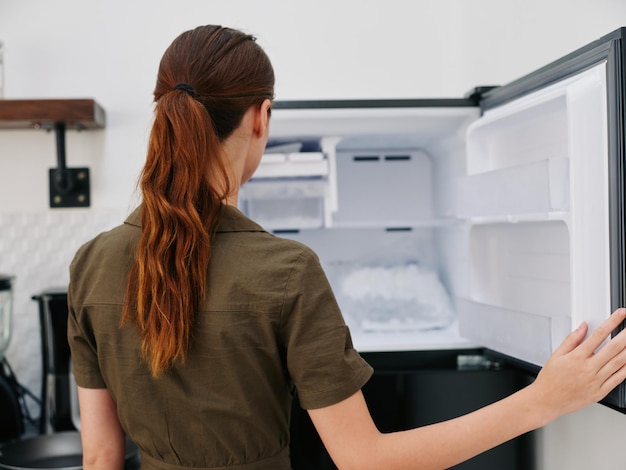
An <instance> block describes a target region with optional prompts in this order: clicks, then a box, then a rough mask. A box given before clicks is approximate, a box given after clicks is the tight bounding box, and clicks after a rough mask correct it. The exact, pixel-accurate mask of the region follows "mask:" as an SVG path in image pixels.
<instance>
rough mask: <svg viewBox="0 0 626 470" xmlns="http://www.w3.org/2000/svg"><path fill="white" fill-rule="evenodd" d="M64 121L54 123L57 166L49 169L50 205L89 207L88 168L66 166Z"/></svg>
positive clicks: (53, 206) (54, 206)
mask: <svg viewBox="0 0 626 470" xmlns="http://www.w3.org/2000/svg"><path fill="white" fill-rule="evenodd" d="M66 128H67V126H66V124H65V123H64V122H56V123H55V124H54V132H55V134H56V142H57V145H56V147H57V167H56V168H50V170H49V184H50V207H52V208H56V207H89V205H90V204H91V200H90V184H89V168H68V167H67V164H66V159H65V131H66Z"/></svg>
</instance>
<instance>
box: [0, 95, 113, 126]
mask: <svg viewBox="0 0 626 470" xmlns="http://www.w3.org/2000/svg"><path fill="white" fill-rule="evenodd" d="M57 123H64V124H65V128H66V129H77V130H81V129H101V128H103V127H104V125H105V112H104V109H103V108H102V107H101V106H100V105H99V104H98V103H96V102H95V101H94V100H93V99H25V100H13V99H10V100H8V99H0V129H54V127H55V124H57Z"/></svg>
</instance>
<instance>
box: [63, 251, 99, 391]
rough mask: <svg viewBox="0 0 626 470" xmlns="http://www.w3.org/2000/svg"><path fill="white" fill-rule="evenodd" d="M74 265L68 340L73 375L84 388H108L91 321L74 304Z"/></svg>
mask: <svg viewBox="0 0 626 470" xmlns="http://www.w3.org/2000/svg"><path fill="white" fill-rule="evenodd" d="M74 269H75V266H74V263H72V267H71V268H70V285H69V288H68V318H67V340H68V342H69V346H70V354H71V358H72V373H73V374H74V378H75V379H76V384H77V385H78V386H80V387H83V388H106V384H105V382H104V379H103V377H102V373H101V371H100V366H99V363H98V355H97V346H96V341H95V337H94V335H93V332H92V328H91V324H90V322H89V319H88V317H87V315H86V313H85V311H84V309H83V308H82V306H80V305H79V306H77V305H75V303H74V295H73V290H74V289H73V283H72V278H73V276H74V274H75V273H74Z"/></svg>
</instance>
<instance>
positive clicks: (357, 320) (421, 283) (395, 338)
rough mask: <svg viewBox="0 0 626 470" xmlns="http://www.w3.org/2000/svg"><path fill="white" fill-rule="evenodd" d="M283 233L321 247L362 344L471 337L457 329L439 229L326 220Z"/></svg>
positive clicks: (424, 346)
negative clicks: (328, 223) (332, 224)
mask: <svg viewBox="0 0 626 470" xmlns="http://www.w3.org/2000/svg"><path fill="white" fill-rule="evenodd" d="M281 236H283V237H288V238H291V239H294V240H297V241H299V242H301V243H304V244H306V245H308V246H310V247H311V248H312V249H313V250H315V252H316V253H317V254H318V256H319V258H320V262H321V264H322V266H323V268H324V270H325V272H326V274H327V277H328V280H329V282H330V285H331V287H332V288H333V291H334V293H335V296H336V299H337V302H338V304H339V307H340V308H341V310H342V312H343V314H344V318H345V320H346V323H347V324H348V326H349V327H350V331H351V333H352V339H353V342H354V345H355V347H356V348H357V349H358V350H359V351H380V350H383V351H398V350H432V349H450V348H458V347H466V346H470V345H474V344H473V343H470V342H469V341H467V340H464V339H463V338H461V337H460V336H459V333H458V323H457V315H456V311H455V308H454V304H453V301H452V296H451V292H450V288H449V285H448V284H447V281H446V279H445V277H443V275H442V270H441V265H440V261H439V257H438V255H437V251H438V248H437V245H438V237H437V232H436V230H435V229H433V228H430V227H421V228H413V229H406V230H393V229H392V230H389V229H384V228H376V227H370V228H362V227H361V228H332V229H328V228H326V229H323V230H305V231H299V232H297V233H284V234H281Z"/></svg>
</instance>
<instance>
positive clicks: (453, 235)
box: [239, 28, 626, 409]
mask: <svg viewBox="0 0 626 470" xmlns="http://www.w3.org/2000/svg"><path fill="white" fill-rule="evenodd" d="M625 33H626V28H620V29H618V30H616V31H613V32H611V33H609V34H607V35H605V36H603V37H601V38H599V39H598V40H596V41H594V42H592V43H590V44H588V45H586V46H584V47H582V48H580V49H578V50H576V51H574V52H572V53H570V54H568V55H566V56H564V57H562V58H561V59H559V60H556V61H554V62H553V63H550V64H548V65H546V66H545V67H542V68H540V69H538V70H536V71H533V72H531V73H529V74H527V75H525V76H523V77H521V78H519V79H517V80H515V81H512V82H511V83H508V84H505V85H502V86H493V87H492V86H478V87H476V88H475V89H474V90H472V91H471V92H470V93H468V94H467V95H466V96H464V97H460V98H453V99H419V98H410V99H373V100H314V101H277V102H275V103H274V106H273V111H272V118H271V124H270V129H271V130H270V139H269V141H268V145H267V150H266V153H265V155H264V156H263V158H262V161H261V164H260V166H259V168H258V170H257V172H256V173H255V174H254V175H253V177H252V178H251V180H250V181H249V182H248V183H246V184H245V185H244V186H243V187H242V191H241V194H240V203H239V204H240V208H241V209H242V211H243V212H244V213H246V214H247V215H249V216H250V217H251V218H253V219H254V220H256V221H257V222H259V223H260V224H261V225H262V226H264V227H265V228H266V229H267V230H269V231H272V232H274V233H276V234H277V235H279V236H283V237H288V238H293V239H295V240H298V241H301V242H303V243H305V244H307V245H309V246H311V247H312V248H313V249H314V250H315V251H316V252H317V253H318V255H319V257H320V260H321V262H322V265H323V266H324V268H325V270H326V272H327V275H328V278H329V280H330V282H331V285H332V287H333V290H334V291H335V294H336V296H337V300H338V302H339V305H340V306H341V308H342V310H343V312H344V315H345V317H346V321H347V323H348V325H349V326H350V329H351V332H352V335H353V341H354V344H355V347H356V348H357V349H358V350H359V351H361V352H363V353H370V352H371V353H382V354H387V355H389V354H391V353H400V352H415V351H422V352H430V353H436V352H442V351H444V352H445V351H455V352H457V353H458V352H459V351H460V352H463V351H468V352H469V353H468V354H459V355H457V358H458V360H459V361H460V362H459V364H460V366H461V367H463V366H464V365H466V366H467V365H469V366H470V367H472V366H475V365H476V364H479V363H481V361H485V360H486V361H487V362H489V363H493V362H494V361H495V362H497V363H500V364H509V365H510V364H512V365H514V366H515V367H516V368H520V369H522V370H525V371H528V372H530V373H531V374H532V373H535V372H536V371H538V370H539V368H540V367H541V366H542V365H543V364H544V362H545V361H546V360H547V358H548V357H549V356H550V354H551V353H552V351H553V350H554V349H555V348H556V347H557V346H558V345H559V344H560V343H561V341H562V340H563V339H564V338H565V336H566V335H567V334H568V333H569V332H570V331H571V330H572V329H574V328H575V327H576V326H578V324H580V322H582V321H583V320H584V321H586V322H588V323H589V325H590V327H591V328H594V327H596V326H597V325H598V324H600V323H601V322H602V321H603V320H604V319H605V318H607V317H608V316H609V314H610V313H611V312H612V311H613V310H614V309H616V308H617V307H620V306H624V305H625V299H624V291H625V288H624V287H625V286H624V282H625V280H624V276H625V272H624V263H625V260H624V255H625V254H624V243H625V242H626V240H625V238H624V236H625V234H624V230H625V222H626V220H625V208H624V177H625V174H624V156H625V138H626V135H625V133H624V131H625V127H624V126H625V116H624V105H625V98H624V97H625V96H626V95H625V92H626V88H625V86H626V82H625V79H626V75H625V71H624V62H625V60H626V56H625V55H624V46H625V44H624V38H625ZM416 92H419V90H416ZM476 351H480V352H481V353H480V354H475V353H476ZM483 353H485V354H483ZM385 357H393V356H385ZM398 357H400V356H398ZM485 357H486V358H487V359H485ZM392 360H393V359H392ZM604 403H605V404H607V405H608V406H611V407H613V408H616V409H624V408H626V388H625V386H624V385H623V384H622V385H620V386H619V387H618V388H616V389H615V390H614V391H613V392H612V393H611V394H610V395H609V396H608V397H607V398H606V399H605V400H604Z"/></svg>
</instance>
